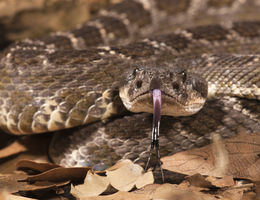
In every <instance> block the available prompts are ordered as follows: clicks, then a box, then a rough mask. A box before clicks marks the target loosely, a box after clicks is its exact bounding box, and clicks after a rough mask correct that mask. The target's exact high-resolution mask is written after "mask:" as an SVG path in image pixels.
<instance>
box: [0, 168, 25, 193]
mask: <svg viewBox="0 0 260 200" xmlns="http://www.w3.org/2000/svg"><path fill="white" fill-rule="evenodd" d="M25 178H27V175H26V174H24V173H19V174H0V192H3V191H6V192H8V193H15V192H18V191H19V190H21V189H22V188H24V187H26V183H24V182H18V180H20V179H25Z"/></svg>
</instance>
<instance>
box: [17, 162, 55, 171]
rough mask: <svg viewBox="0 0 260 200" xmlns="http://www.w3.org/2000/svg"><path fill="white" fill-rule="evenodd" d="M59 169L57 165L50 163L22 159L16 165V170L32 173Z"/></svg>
mask: <svg viewBox="0 0 260 200" xmlns="http://www.w3.org/2000/svg"><path fill="white" fill-rule="evenodd" d="M57 167H60V166H59V165H55V164H52V163H38V162H35V161H32V160H26V159H22V160H19V161H18V163H16V168H17V169H30V170H33V171H38V172H45V171H48V170H50V169H54V168H57Z"/></svg>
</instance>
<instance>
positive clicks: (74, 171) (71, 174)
mask: <svg viewBox="0 0 260 200" xmlns="http://www.w3.org/2000/svg"><path fill="white" fill-rule="evenodd" d="M89 169H90V168H87V167H71V168H63V167H58V168H54V169H50V170H48V171H46V172H43V173H40V174H37V175H32V176H28V178H27V179H25V180H24V181H29V182H34V181H50V182H64V181H80V180H83V179H84V178H85V176H86V174H87V172H88V170H89Z"/></svg>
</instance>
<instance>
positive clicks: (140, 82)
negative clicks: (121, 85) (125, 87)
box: [135, 80, 143, 89]
mask: <svg viewBox="0 0 260 200" xmlns="http://www.w3.org/2000/svg"><path fill="white" fill-rule="evenodd" d="M135 85H136V88H138V89H139V88H141V87H142V85H143V82H142V81H141V80H139V81H136V83H135Z"/></svg>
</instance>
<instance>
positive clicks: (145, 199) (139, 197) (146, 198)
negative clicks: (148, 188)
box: [80, 191, 151, 200]
mask: <svg viewBox="0 0 260 200" xmlns="http://www.w3.org/2000/svg"><path fill="white" fill-rule="evenodd" d="M130 199H134V200H151V197H150V195H149V194H147V193H142V194H136V193H133V192H123V191H118V192H117V193H115V194H112V195H105V196H97V197H86V198H82V199H80V200H130Z"/></svg>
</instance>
